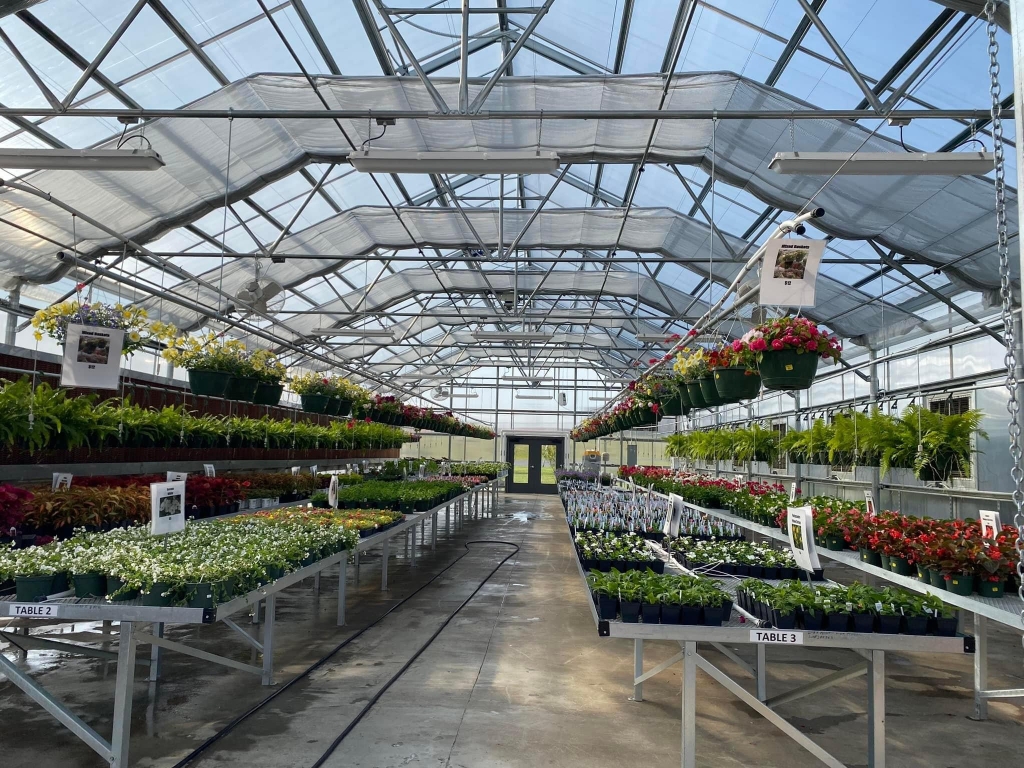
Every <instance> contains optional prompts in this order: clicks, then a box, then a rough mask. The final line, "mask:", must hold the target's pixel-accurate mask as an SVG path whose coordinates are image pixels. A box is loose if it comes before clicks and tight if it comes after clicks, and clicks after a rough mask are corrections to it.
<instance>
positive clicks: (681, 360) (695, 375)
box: [672, 347, 708, 381]
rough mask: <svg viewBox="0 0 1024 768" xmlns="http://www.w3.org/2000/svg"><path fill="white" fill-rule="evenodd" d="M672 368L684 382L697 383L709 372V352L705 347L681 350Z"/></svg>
mask: <svg viewBox="0 0 1024 768" xmlns="http://www.w3.org/2000/svg"><path fill="white" fill-rule="evenodd" d="M672 368H673V370H674V371H675V372H676V373H678V374H679V375H680V376H682V377H683V380H684V381H696V380H697V379H699V378H700V377H701V376H703V375H704V374H705V373H707V372H708V359H707V352H706V351H705V350H704V348H703V347H696V348H694V349H690V348H686V349H681V350H679V353H678V354H677V355H676V361H675V363H673V364H672Z"/></svg>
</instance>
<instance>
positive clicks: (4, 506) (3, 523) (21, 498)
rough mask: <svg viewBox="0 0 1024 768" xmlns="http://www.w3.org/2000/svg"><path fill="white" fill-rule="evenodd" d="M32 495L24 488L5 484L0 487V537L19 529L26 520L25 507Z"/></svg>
mask: <svg viewBox="0 0 1024 768" xmlns="http://www.w3.org/2000/svg"><path fill="white" fill-rule="evenodd" d="M31 499H32V494H31V493H30V492H29V491H26V490H25V489H24V488H18V487H17V486H14V485H10V484H8V483H4V484H2V485H0V536H3V535H6V534H7V533H8V532H9V531H10V530H11V529H12V528H19V527H20V526H21V523H22V521H23V520H24V519H25V505H26V504H27V503H28V502H29V501H30V500H31Z"/></svg>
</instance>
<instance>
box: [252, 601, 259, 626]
mask: <svg viewBox="0 0 1024 768" xmlns="http://www.w3.org/2000/svg"><path fill="white" fill-rule="evenodd" d="M252 623H253V624H259V623H260V601H259V600H257V601H256V602H255V603H253V604H252Z"/></svg>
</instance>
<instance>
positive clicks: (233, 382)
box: [224, 376, 260, 402]
mask: <svg viewBox="0 0 1024 768" xmlns="http://www.w3.org/2000/svg"><path fill="white" fill-rule="evenodd" d="M259 385H260V380H259V379H257V378H256V377H254V376H232V377H231V378H230V379H228V383H227V386H226V387H224V397H225V399H227V400H241V401H243V402H251V401H252V398H253V396H254V395H255V394H256V387H258V386H259Z"/></svg>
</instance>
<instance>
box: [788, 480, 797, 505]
mask: <svg viewBox="0 0 1024 768" xmlns="http://www.w3.org/2000/svg"><path fill="white" fill-rule="evenodd" d="M789 500H790V501H796V482H792V483H790V484H789Z"/></svg>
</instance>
